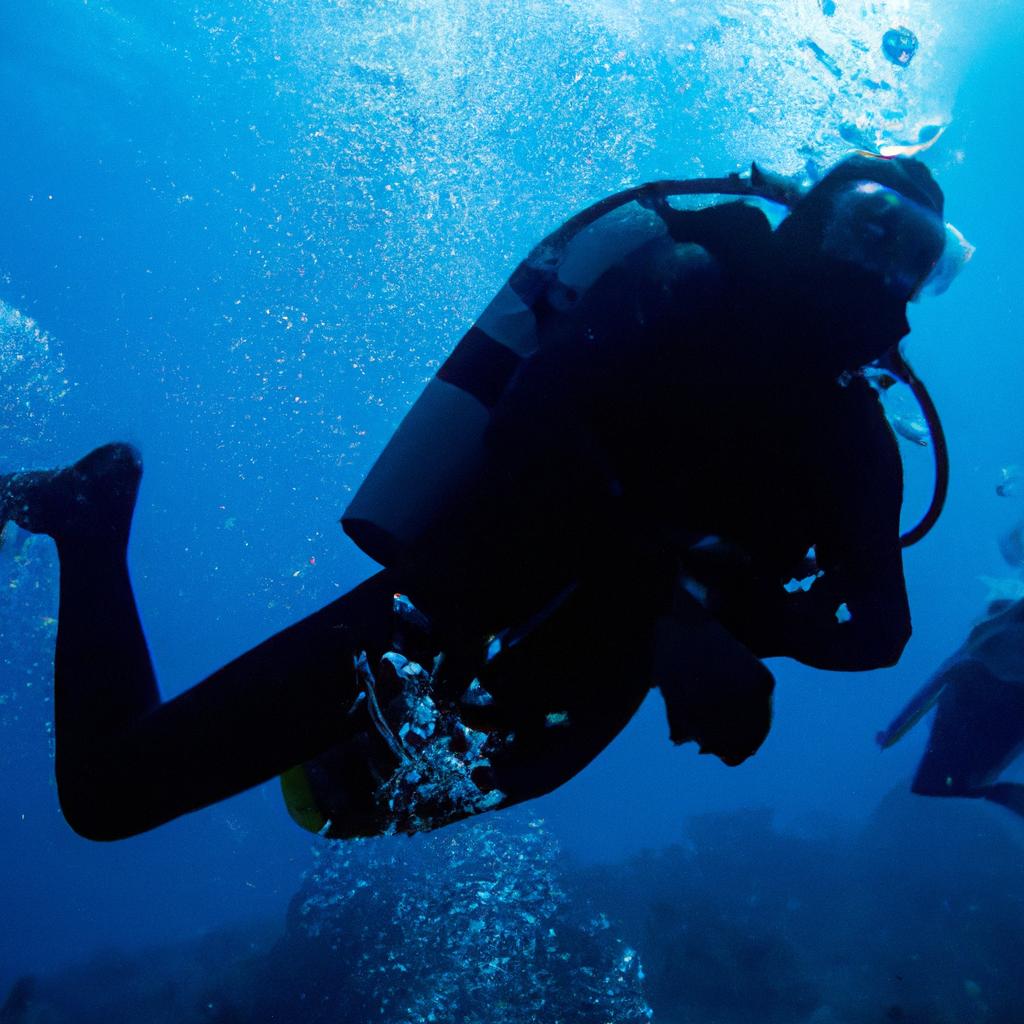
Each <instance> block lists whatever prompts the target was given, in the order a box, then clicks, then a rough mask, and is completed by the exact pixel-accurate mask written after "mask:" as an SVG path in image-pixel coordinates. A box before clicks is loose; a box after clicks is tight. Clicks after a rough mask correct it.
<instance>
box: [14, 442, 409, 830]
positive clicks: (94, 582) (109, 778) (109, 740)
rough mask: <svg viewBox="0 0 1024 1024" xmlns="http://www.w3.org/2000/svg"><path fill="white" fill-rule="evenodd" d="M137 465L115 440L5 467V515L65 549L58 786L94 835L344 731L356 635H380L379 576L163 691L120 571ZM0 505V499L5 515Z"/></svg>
mask: <svg viewBox="0 0 1024 1024" xmlns="http://www.w3.org/2000/svg"><path fill="white" fill-rule="evenodd" d="M139 473H140V467H139V464H138V459H137V456H136V455H135V453H134V452H133V451H132V450H131V449H127V448H126V447H125V446H108V447H107V448H106V449H100V450H98V452H96V453H92V455H91V456H87V458H86V459H85V460H82V462H80V463H77V464H76V466H75V467H71V469H69V470H62V471H60V473H51V474H21V475H20V476H19V477H16V478H6V479H0V493H2V494H3V495H4V496H5V503H6V513H7V515H9V516H10V517H11V518H14V519H15V520H16V521H17V522H19V524H21V525H22V526H24V527H25V528H26V529H31V530H35V531H36V532H45V533H49V534H50V535H51V536H54V538H55V540H56V541H57V550H58V554H59V557H60V567H61V582H60V620H59V626H58V634H57V653H56V662H55V718H56V739H57V784H58V789H59V792H60V798H61V804H62V807H63V809H64V812H65V816H66V818H67V820H68V822H69V824H71V826H72V827H73V828H74V829H75V830H76V831H78V832H79V833H81V834H82V835H85V836H88V837H90V838H94V839H115V838H121V837H124V836H128V835H133V834H135V833H138V832H142V831H145V830H147V829H150V828H154V827H155V826H157V825H160V824H162V823H164V822H166V821H169V820H170V819H172V818H175V817H177V816H179V815H181V814H185V813H187V812H188V811H192V810H196V809H198V808H200V807H203V806H206V805H208V804H211V803H214V802H216V801H218V800H222V799H224V798H226V797H228V796H231V795H233V794H235V793H238V792H240V791H241V790H243V789H246V788H248V787H250V786H253V785H256V784H258V783H260V782H263V781H265V780H266V779H268V778H271V777H273V776H274V775H276V774H279V773H280V772H282V771H284V770H286V769H287V768H290V767H292V766H293V765H296V764H298V763H300V762H302V761H304V760H307V759H309V758H311V757H314V756H315V755H316V754H318V753H320V752H321V751H323V750H324V749H326V748H327V747H329V746H330V745H331V744H332V743H334V742H335V741H336V740H337V739H339V738H340V737H341V736H342V735H343V734H344V732H345V710H346V708H347V707H348V705H349V704H350V703H351V701H352V699H353V698H354V696H355V693H356V686H355V678H354V671H353V653H354V650H355V644H356V643H358V644H359V647H360V649H361V648H363V647H369V648H371V649H374V648H376V647H379V646H380V645H382V644H384V643H386V640H387V632H388V630H389V629H390V607H391V600H390V598H391V594H392V593H393V592H394V584H393V582H392V580H391V579H390V576H389V574H388V573H386V572H382V573H379V574H378V575H377V576H375V577H373V578H372V579H370V580H368V581H366V582H365V583H364V584H362V585H360V586H359V587H357V588H356V589H355V590H353V591H351V592H350V593H349V594H347V595H346V596H344V597H342V598H340V599H339V600H337V601H335V602H333V603H332V604H331V605H329V606H327V607H326V608H324V609H322V610H321V611H319V612H317V613H315V614H314V615H311V616H309V617H308V618H306V619H304V620H302V621H301V622H299V623H297V624H295V625H294V626H291V627H289V628H288V629H286V630H284V631H282V632H281V633H278V634H277V635H276V636H274V637H272V638H271V639H269V640H267V641H265V642H264V643H263V644H261V645H259V646H258V647H256V648H255V649H253V650H252V651H249V652H248V653H246V654H244V655H242V656H241V657H239V658H237V659H236V660H235V661H233V662H231V663H230V664H228V665H226V666H225V667H224V668H222V669H220V670H219V671H217V672H215V673H214V674H213V675H212V676H210V677H209V678H208V679H207V680H205V681H204V682H202V683H200V684H199V685H198V686H196V687H194V688H193V689H191V690H188V691H187V692H186V693H183V694H182V695H181V696H179V697H177V698H175V699H174V700H171V701H168V702H167V703H161V702H160V696H159V692H158V689H157V685H156V680H155V677H154V673H153V669H152V665H151V663H150V658H149V652H148V649H147V647H146V642H145V638H144V635H143V632H142V627H141V624H140V622H139V616H138V612H137V610H136V607H135V600H134V597H133V596H132V590H131V584H130V581H129V577H128V570H127V562H126V549H127V538H128V531H129V528H130V522H131V512H132V507H133V504H134V497H135V491H136V488H137V484H138V479H139ZM3 511H5V509H2V508H0V513H2V512H3Z"/></svg>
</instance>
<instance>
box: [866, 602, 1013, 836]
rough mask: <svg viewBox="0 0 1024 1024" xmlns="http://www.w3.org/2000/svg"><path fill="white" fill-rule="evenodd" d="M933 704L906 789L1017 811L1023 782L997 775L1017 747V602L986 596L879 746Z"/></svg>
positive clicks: (902, 731)
mask: <svg viewBox="0 0 1024 1024" xmlns="http://www.w3.org/2000/svg"><path fill="white" fill-rule="evenodd" d="M936 705H937V711H936V714H935V719H934V721H933V722H932V727H931V733H930V734H929V737H928V746H927V747H926V748H925V752H924V756H923V757H922V758H921V763H920V764H919V765H918V768H917V772H916V774H915V776H914V781H913V784H912V787H911V788H912V790H913V792H915V793H918V794H919V795H921V796H947V797H949V796H958V797H973V798H975V799H983V800H989V801H991V802H992V803H996V804H1000V805H1001V806H1003V807H1006V808H1008V809H1009V810H1011V811H1014V812H1015V813H1016V814H1018V815H1020V816H1021V817H1024V785H1022V784H1020V783H1016V782H1000V781H999V777H1000V776H1001V775H1002V773H1003V772H1004V771H1005V770H1006V769H1007V768H1008V767H1009V766H1010V765H1011V764H1012V763H1013V761H1014V760H1016V758H1017V757H1019V756H1020V754H1021V753H1024V600H1018V601H1006V600H999V601H993V602H992V603H991V604H990V605H989V608H988V614H987V615H986V617H985V618H984V619H983V620H982V621H981V622H980V623H979V624H978V625H977V626H975V627H974V629H972V630H971V632H970V634H969V635H968V637H967V639H966V640H965V641H964V643H963V645H962V646H961V647H960V648H959V649H958V650H957V651H956V653H955V654H953V655H951V656H950V657H949V658H947V659H946V661H945V662H943V664H942V665H941V666H940V667H939V670H938V671H937V672H936V673H935V675H934V676H933V677H932V678H931V679H930V680H929V681H928V682H927V683H926V684H925V686H924V687H923V688H922V689H921V690H920V692H919V693H917V694H916V695H915V696H914V697H913V699H912V700H911V701H910V703H909V704H907V706H906V707H905V708H904V709H903V711H902V712H900V714H899V715H898V716H897V718H896V719H895V720H894V721H893V723H892V724H891V725H890V726H889V727H888V728H887V729H886V730H884V731H883V732H881V733H879V735H878V742H879V744H880V745H881V746H882V747H889V746H892V744H894V743H895V742H896V741H897V740H899V739H900V738H901V737H902V736H904V735H905V734H906V733H907V732H908V731H909V730H910V729H911V728H912V727H913V726H914V725H915V724H916V723H917V722H918V721H919V720H920V719H921V718H923V717H924V715H925V714H926V713H927V712H928V711H930V710H931V709H932V707H935V706H936Z"/></svg>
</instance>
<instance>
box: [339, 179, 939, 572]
mask: <svg viewBox="0 0 1024 1024" xmlns="http://www.w3.org/2000/svg"><path fill="white" fill-rule="evenodd" d="M803 194H804V192H803V189H802V188H801V187H800V186H799V185H797V184H796V183H794V182H793V181H792V180H790V179H787V178H783V177H780V176H776V175H772V174H768V173H766V172H764V171H762V170H761V169H760V168H759V167H758V166H757V164H753V165H752V167H751V171H750V173H749V174H748V175H740V174H736V173H734V174H730V175H728V176H727V177H724V178H698V179H683V180H673V179H667V180H663V181H654V182H649V183H647V184H643V185H638V186H635V187H634V188H630V189H626V190H624V191H622V192H618V193H615V194H614V195H610V196H606V197H605V198H603V199H600V200H598V201H597V202H596V203H593V204H592V205H591V206H588V207H587V208H586V209H584V210H582V211H580V212H579V213H577V214H575V215H574V216H573V217H571V218H570V219H569V220H567V221H566V222H565V223H564V224H562V225H561V226H560V227H559V228H557V229H556V230H555V231H554V232H552V233H551V234H550V235H548V236H547V237H546V238H545V239H544V240H543V241H542V242H540V243H539V244H538V245H537V246H535V247H534V249H533V250H532V251H531V252H530V254H529V255H528V256H527V257H526V259H525V260H523V262H522V263H521V264H520V265H519V266H518V267H517V268H516V270H515V272H514V273H513V274H512V276H511V277H510V278H509V280H508V281H507V283H506V284H505V285H504V286H503V287H502V288H501V290H500V291H499V292H498V294H497V295H496V296H495V298H494V299H493V300H492V302H491V303H490V304H489V305H488V306H487V308H486V309H485V310H484V312H483V313H482V314H481V316H480V318H479V319H478V320H477V322H476V323H475V324H474V325H473V326H472V327H471V328H470V329H469V331H468V332H467V333H466V334H465V335H464V336H463V338H462V339H461V340H460V341H459V343H458V345H456V347H455V348H454V350H453V351H452V353H451V354H450V355H449V357H448V358H447V359H446V360H445V362H444V363H443V364H442V366H441V367H440V369H439V370H438V371H437V373H436V374H435V376H434V377H433V378H432V379H431V381H430V382H429V383H428V384H427V386H426V389H425V390H424V391H423V393H422V394H421V395H420V397H419V398H418V399H417V400H416V402H415V403H414V404H413V406H412V408H411V409H410V410H409V412H408V413H407V415H406V416H405V418H404V419H403V421H402V422H401V424H400V425H399V427H398V429H397V430H396V431H395V433H394V435H393V436H392V438H391V440H390V441H389V442H388V444H387V445H386V446H385V448H384V450H383V452H382V453H381V455H380V457H379V458H378V459H377V461H376V462H375V463H374V465H373V466H372V467H371V469H370V472H369V473H368V474H367V476H366V479H365V480H364V481H363V484H362V485H361V486H360V488H359V490H358V491H357V492H356V494H355V497H354V498H353V499H352V501H351V503H350V504H349V506H348V508H347V509H346V511H345V513H344V515H343V516H342V519H341V523H342V527H343V528H344V530H345V532H346V533H347V534H348V535H349V536H350V537H351V538H352V539H353V540H354V541H355V543H356V544H357V545H358V546H359V547H360V548H362V550H363V551H365V552H366V554H368V555H369V556H370V557H371V558H373V559H375V560H376V561H378V562H380V563H381V564H382V565H385V566H388V567H391V566H393V565H395V564H396V563H401V562H403V561H405V560H407V559H409V558H410V557H411V556H412V555H413V554H414V553H415V552H417V551H418V550H419V548H420V545H421V544H422V543H423V542H425V541H428V540H429V538H431V537H433V536H436V535H437V530H438V529H439V528H440V527H441V526H442V525H443V524H444V523H445V522H446V521H448V520H449V519H450V518H451V516H452V515H453V514H454V513H455V511H456V510H457V509H459V508H461V507H462V506H463V503H464V500H465V497H466V496H467V495H469V494H472V493H473V491H474V487H475V486H476V484H477V482H478V481H479V480H480V477H481V474H482V473H483V472H484V466H485V459H486V453H485V450H484V447H485V444H484V438H485V436H486V432H487V428H488V426H489V424H490V422H491V415H492V410H493V409H494V408H495V406H496V405H497V404H498V402H499V401H500V399H501V397H502V395H503V394H504V392H505V389H506V387H507V385H508V383H509V382H510V381H511V379H512V377H513V376H514V374H515V373H516V371H517V369H518V368H519V366H520V364H521V363H522V362H523V361H524V360H526V359H528V358H529V357H530V356H531V355H532V354H533V353H534V352H536V351H537V350H538V349H539V347H540V340H539V331H538V325H539V322H540V320H541V319H542V318H543V317H544V316H545V315H549V314H551V313H558V312H560V311H562V310H565V309H568V308H570V307H571V306H572V305H574V304H575V303H576V302H578V301H579V299H580V297H581V296H582V295H583V294H585V292H586V290H587V288H589V287H590V286H591V285H592V284H593V283H594V282H595V281H596V280H597V279H598V278H599V277H600V275H601V274H602V273H604V271H605V270H607V269H609V267H610V266H612V265H613V264H614V263H615V262H617V261H619V260H621V259H623V258H625V257H626V256H628V255H629V254H630V253H631V252H634V251H635V250H637V249H639V248H640V247H641V246H642V245H645V244H647V243H649V242H651V241H654V240H655V239H657V238H659V237H661V236H664V235H666V234H670V231H671V228H670V223H669V221H670V216H669V215H670V214H671V213H672V207H671V206H669V204H668V199H669V197H672V196H694V195H707V196H714V195H728V196H738V197H741V198H752V199H764V200H768V201H770V202H774V203H778V204H780V205H782V206H784V207H786V208H787V209H792V208H793V207H794V206H795V205H796V204H797V203H798V202H799V201H800V199H801V197H802V196H803ZM629 204H633V205H634V206H635V209H634V210H633V211H632V215H631V216H629V217H627V218H621V220H619V221H616V222H606V230H607V231H609V232H612V233H613V242H614V244H610V245H607V244H602V245H601V246H595V245H593V244H592V239H590V238H588V237H587V234H586V232H587V229H588V228H590V227H591V226H592V225H594V224H595V223H596V222H597V221H599V220H601V219H602V218H605V217H607V215H608V214H610V213H612V212H613V211H616V210H619V209H620V208H622V207H625V206H627V205H629ZM888 369H889V370H890V372H892V373H893V374H894V375H896V376H898V377H899V378H900V379H901V380H903V381H904V382H905V383H907V384H909V385H910V387H911V389H912V391H913V393H914V395H915V397H916V399H917V401H918V402H919V403H920V404H921V407H922V411H923V413H924V415H925V419H926V421H927V424H928V427H929V430H930V432H931V435H932V438H933V439H934V447H933V450H934V453H935V460H936V484H935V489H934V494H933V498H932V502H931V505H930V507H929V509H928V512H927V513H926V515H925V516H924V518H923V519H922V520H921V522H920V523H919V524H918V525H917V526H915V527H914V528H913V529H912V530H910V531H909V532H908V533H906V534H904V535H903V537H902V538H901V542H902V544H903V546H904V547H907V546H909V545H911V544H914V543H916V542H917V541H919V540H921V539H922V538H923V537H924V536H925V534H927V533H928V531H929V530H930V529H931V527H932V526H933V525H934V523H935V521H936V520H937V519H938V517H939V514H940V513H941V510H942V506H943V503H944V500H945V495H946V490H947V487H948V477H949V465H948V454H947V449H946V445H945V442H944V438H943V433H942V427H941V424H940V422H939V419H938V415H937V413H936V410H935V407H934V404H933V403H932V402H931V399H930V397H929V396H928V393H927V391H926V390H925V388H924V386H923V384H921V382H920V381H919V380H918V378H917V377H916V376H915V375H914V373H913V371H912V370H911V369H910V367H909V366H908V365H907V363H906V362H905V361H904V360H903V358H902V356H899V355H898V354H896V355H895V356H892V357H890V361H889V363H888Z"/></svg>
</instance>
